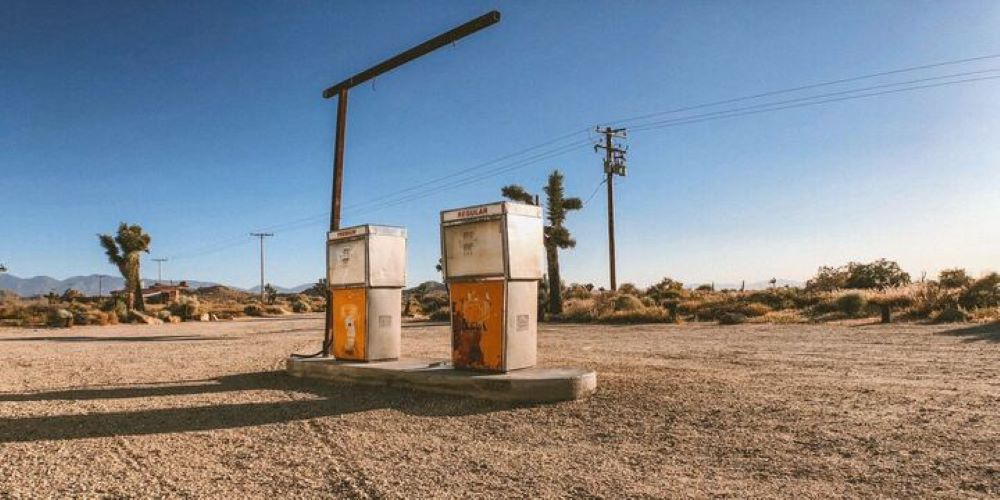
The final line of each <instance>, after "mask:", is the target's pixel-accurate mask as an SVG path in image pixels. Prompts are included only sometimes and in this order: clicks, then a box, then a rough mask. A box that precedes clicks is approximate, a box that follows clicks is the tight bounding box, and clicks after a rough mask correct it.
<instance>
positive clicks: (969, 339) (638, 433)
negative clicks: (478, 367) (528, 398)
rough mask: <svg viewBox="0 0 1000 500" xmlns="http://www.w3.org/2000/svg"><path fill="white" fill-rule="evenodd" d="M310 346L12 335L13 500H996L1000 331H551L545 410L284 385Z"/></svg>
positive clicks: (5, 468) (3, 435) (231, 327)
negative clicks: (561, 382) (584, 370)
mask: <svg viewBox="0 0 1000 500" xmlns="http://www.w3.org/2000/svg"><path fill="white" fill-rule="evenodd" d="M321 325H322V318H321V317H320V316H318V315H305V316H287V317H281V318H272V319H250V320H239V321H233V322H222V323H185V324H180V325H158V326H135V325H119V326H112V327H78V328H73V329H69V330H53V329H40V330H26V329H0V497H4V496H11V497H39V496H40V497H62V496H88V497H92V496H140V497H147V496H166V497H177V496H195V497H217V498H240V497H257V498H259V497H271V498H286V497H331V496H345V497H409V498H421V497H469V496H490V497H496V496H503V497H524V496H545V497H555V496H564V497H577V496H599V497H626V496H627V497H643V496H646V497H678V496H682V497H687V496H694V497H704V496H736V497H747V496H780V497H803V496H805V497H827V496H842V495H846V496H864V497H870V496H877V495H889V496H894V497H922V496H929V495H936V496H944V497H968V496H973V497H978V496H981V497H989V496H996V495H1000V326H998V325H986V326H982V325H981V326H976V325H959V326H919V325H885V326H883V325H862V326H844V325H841V326H831V325H741V326H729V327H720V326H715V325H648V326H580V325H544V326H542V328H541V333H540V340H539V357H540V363H541V364H543V365H548V366H557V365H572V366H586V367H589V368H592V369H595V370H597V372H598V392H597V393H596V394H595V395H594V396H593V397H592V398H590V399H589V400H585V401H576V402H567V403H560V404H554V405H543V406H516V405H510V404H503V403H491V402H484V401H476V400H469V399H463V398H459V397H449V396H439V395H430V394H422V393H418V392H412V391H401V390H394V389H378V388H369V387H362V386H352V385H344V384H330V383H320V382H312V381H304V380H298V379H293V378H290V377H288V376H286V375H284V373H283V372H282V369H283V366H284V358H285V356H286V355H288V354H289V353H292V352H308V351H314V350H316V349H317V348H318V346H319V339H320V337H321V332H320V329H321ZM448 342H449V341H448V328H447V326H440V325H438V326H409V327H407V328H404V332H403V351H404V353H407V354H409V355H410V356H415V357H416V356H421V357H423V356H426V357H441V358H446V357H447V355H448V347H447V346H448Z"/></svg>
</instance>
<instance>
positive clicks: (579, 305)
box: [553, 298, 597, 323]
mask: <svg viewBox="0 0 1000 500" xmlns="http://www.w3.org/2000/svg"><path fill="white" fill-rule="evenodd" d="M595 308H596V301H595V300H594V299H593V298H587V299H570V300H567V301H566V302H565V303H563V312H562V314H561V315H559V316H558V317H555V318H553V319H554V320H558V321H572V322H577V323H589V322H591V321H593V320H594V319H595V318H596V317H597V315H596V314H595Z"/></svg>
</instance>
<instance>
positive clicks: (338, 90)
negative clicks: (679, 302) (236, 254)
mask: <svg viewBox="0 0 1000 500" xmlns="http://www.w3.org/2000/svg"><path fill="white" fill-rule="evenodd" d="M498 22H500V12H499V11H496V10H491V11H489V12H487V13H486V14H483V15H481V16H479V17H477V18H475V19H473V20H471V21H468V22H466V23H465V24H462V25H460V26H458V27H455V28H452V29H451V30H448V31H446V32H444V33H441V34H440V35H438V36H436V37H434V38H431V39H429V40H427V41H425V42H423V43H421V44H419V45H416V46H414V47H411V48H410V49H408V50H406V51H404V52H400V53H399V54H396V55H394V56H392V57H390V58H389V59H386V60H384V61H382V62H380V63H378V64H376V65H374V66H372V67H370V68H368V69H366V70H364V71H362V72H360V73H357V74H355V75H354V76H352V77H350V78H348V79H346V80H343V81H341V82H340V83H338V84H336V85H333V86H331V87H328V88H326V89H324V90H323V98H324V99H330V98H331V97H334V96H336V97H337V128H336V132H335V133H334V147H333V195H332V196H331V199H330V231H331V232H332V231H336V230H338V229H340V205H341V203H340V202H341V199H342V198H343V193H342V192H343V189H344V147H345V137H344V133H345V131H346V128H347V91H348V90H350V89H351V88H352V87H355V86H357V85H360V84H362V83H365V82H367V81H368V80H371V79H372V78H375V77H377V76H379V75H381V74H383V73H386V72H388V71H391V70H393V69H396V68H398V67H399V66H402V65H404V64H406V63H408V62H410V61H412V60H414V59H416V58H418V57H421V56H424V55H427V54H429V53H430V52H433V51H435V50H437V49H439V48H441V47H444V46H445V45H448V44H454V43H455V42H456V41H457V40H459V39H461V38H465V37H467V36H469V35H471V34H473V33H475V32H477V31H480V30H482V29H484V28H488V27H490V26H492V25H494V24H496V23H498ZM262 260H263V259H262ZM261 274H262V275H263V271H261ZM261 282H262V283H263V278H262V279H261ZM263 286H264V285H263V284H262V285H261V288H262V289H263ZM324 332H325V333H324V337H323V349H322V351H321V352H320V353H318V354H322V355H323V356H329V355H330V347H331V345H332V342H333V303H332V295H331V293H330V291H329V289H328V290H327V293H326V326H325V327H324Z"/></svg>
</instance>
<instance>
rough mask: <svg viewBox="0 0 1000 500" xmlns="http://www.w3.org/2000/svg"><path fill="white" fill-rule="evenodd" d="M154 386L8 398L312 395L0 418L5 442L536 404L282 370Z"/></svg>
mask: <svg viewBox="0 0 1000 500" xmlns="http://www.w3.org/2000/svg"><path fill="white" fill-rule="evenodd" d="M181 382H182V383H179V384H178V383H169V382H168V383H167V384H169V385H155V386H149V387H119V388H96V389H89V388H80V389H67V390H60V391H51V392H41V393H24V394H2V395H0V402H51V401H84V400H96V399H130V398H147V397H159V396H185V395H203V394H212V393H224V392H238V391H279V392H284V393H286V396H289V397H294V396H302V395H304V396H305V397H306V399H289V400H288V401H278V402H267V403H240V404H219V405H211V406H197V407H185V408H161V409H151V410H140V411H122V412H109V413H91V414H74V415H53V416H32V417H23V418H2V419H0V443H17V442H33V441H52V440H72V439H86V438H98V437H112V436H142V435H151V434H166V433H176V432H197V431H210V430H218V429H234V428H242V427H254V426H260V425H267V424H276V423H285V422H292V421H300V420H309V419H314V418H320V417H332V416H339V415H348V414H351V413H359V412H365V411H370V410H381V409H391V410H396V411H400V412H403V413H406V414H408V415H416V416H464V415H477V414H484V413H493V412H497V411H505V410H510V409H514V408H522V407H526V406H530V405H518V404H511V403H501V402H493V401H483V400H475V399H467V398H461V397H456V396H445V395H436V394H429V393H415V392H413V391H405V390H400V389H392V388H375V387H366V386H358V385H353V384H346V383H330V382H322V383H317V382H313V381H308V380H301V379H295V378H292V377H288V376H287V375H285V373H284V372H282V371H273V372H259V373H248V374H240V375H233V376H228V377H220V378H218V379H208V380H200V381H181Z"/></svg>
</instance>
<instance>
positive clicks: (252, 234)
mask: <svg viewBox="0 0 1000 500" xmlns="http://www.w3.org/2000/svg"><path fill="white" fill-rule="evenodd" d="M250 236H253V237H256V238H260V304H261V305H262V306H263V305H264V238H270V237H271V236H274V233H250Z"/></svg>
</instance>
